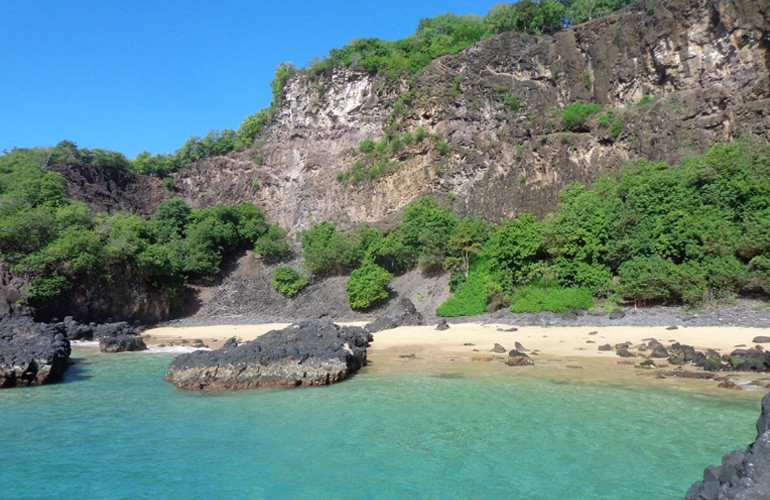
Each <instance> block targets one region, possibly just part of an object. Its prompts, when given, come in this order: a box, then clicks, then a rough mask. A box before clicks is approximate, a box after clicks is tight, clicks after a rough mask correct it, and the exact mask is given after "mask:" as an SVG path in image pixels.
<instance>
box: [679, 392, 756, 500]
mask: <svg viewBox="0 0 770 500" xmlns="http://www.w3.org/2000/svg"><path fill="white" fill-rule="evenodd" d="M767 498H770V393H768V394H767V395H766V396H765V397H764V398H763V399H762V415H761V416H760V417H759V420H758V421H757V439H756V440H755V441H754V442H753V443H752V444H751V445H750V446H749V447H748V449H747V450H746V451H737V450H736V451H732V452H730V453H728V454H727V455H725V456H724V457H722V466H721V467H717V466H714V465H712V466H710V467H708V468H706V470H705V471H704V472H703V481H698V482H697V483H695V484H693V485H692V486H691V487H690V489H689V490H687V494H686V495H685V500H712V499H713V500H722V499H725V500H728V499H729V500H759V499H767Z"/></svg>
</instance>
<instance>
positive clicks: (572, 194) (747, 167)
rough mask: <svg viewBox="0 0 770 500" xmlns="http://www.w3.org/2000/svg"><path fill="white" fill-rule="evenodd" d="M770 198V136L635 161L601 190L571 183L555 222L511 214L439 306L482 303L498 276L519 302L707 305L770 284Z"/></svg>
mask: <svg viewBox="0 0 770 500" xmlns="http://www.w3.org/2000/svg"><path fill="white" fill-rule="evenodd" d="M769 207H770V148H769V147H768V146H766V145H758V144H754V143H751V142H748V141H740V142H736V143H732V144H729V145H716V146H714V147H712V148H711V149H710V150H709V151H708V152H707V153H705V154H703V155H700V156H697V157H694V158H690V159H688V160H686V161H684V162H683V163H682V164H681V165H678V166H673V167H669V166H668V165H665V164H652V163H649V162H646V161H642V160H639V161H636V162H632V163H630V164H629V165H627V166H626V167H625V169H624V170H623V171H622V172H621V173H620V174H619V175H618V176H615V177H611V176H604V177H602V178H600V179H599V180H597V181H596V182H595V183H594V185H593V187H592V188H591V189H587V188H585V187H584V186H582V185H580V184H572V185H570V186H568V187H567V188H566V189H565V190H564V192H563V193H562V198H561V209H560V210H559V211H558V212H557V213H555V214H553V215H552V216H551V217H549V218H548V219H546V220H545V221H542V222H541V221H537V220H535V219H534V217H532V216H530V215H527V214H524V215H521V216H519V218H518V219H515V220H513V221H508V222H506V223H504V224H503V225H502V226H501V227H500V228H499V229H498V230H497V231H496V232H494V234H492V236H491V237H490V238H489V240H487V241H486V243H484V244H483V246H482V247H481V249H480V250H479V251H478V252H477V253H475V254H474V255H473V259H475V261H476V262H477V264H476V265H474V264H473V261H472V263H471V265H470V273H469V274H468V275H467V279H466V277H465V276H463V275H462V268H461V269H456V268H455V271H456V274H455V276H454V277H453V280H452V282H453V283H456V284H457V288H456V292H455V296H454V297H453V298H452V299H450V300H449V301H447V302H446V303H445V304H444V305H442V306H441V307H440V308H439V310H438V313H439V314H444V315H448V316H453V315H459V314H478V313H479V312H480V311H481V308H482V304H483V303H484V302H483V300H484V299H485V298H486V299H488V298H489V290H490V283H492V284H493V285H492V288H494V286H499V288H501V289H502V290H503V291H504V292H505V293H506V295H507V296H508V297H509V298H510V299H511V301H512V303H513V310H514V311H530V310H537V309H542V308H545V309H548V310H554V311H558V310H564V309H570V308H573V307H587V306H588V305H590V304H589V303H588V301H587V300H586V297H588V296H593V297H597V298H605V299H607V298H610V299H621V300H645V301H653V302H669V303H682V302H684V303H690V304H697V303H700V302H702V301H704V300H713V299H720V298H725V297H732V296H735V295H736V294H750V293H760V294H765V295H767V294H768V293H770V287H769V286H768V285H769V284H770V274H769V273H768V270H769V266H768V263H770V208H769ZM454 237H455V236H453V238H454ZM475 248H478V246H476V247H475ZM576 304H580V305H579V306H578V305H576Z"/></svg>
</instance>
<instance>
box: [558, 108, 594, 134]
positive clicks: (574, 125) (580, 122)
mask: <svg viewBox="0 0 770 500" xmlns="http://www.w3.org/2000/svg"><path fill="white" fill-rule="evenodd" d="M601 110H602V107H601V106H600V105H598V104H595V103H584V102H573V103H571V104H567V105H566V106H564V109H563V110H562V115H561V124H562V127H563V128H564V130H579V129H581V128H583V127H584V126H585V123H586V120H587V119H588V117H589V116H591V115H595V114H596V113H599V112H600V111H601Z"/></svg>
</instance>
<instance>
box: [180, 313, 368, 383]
mask: <svg viewBox="0 0 770 500" xmlns="http://www.w3.org/2000/svg"><path fill="white" fill-rule="evenodd" d="M371 340H372V337H371V334H370V333H369V332H367V331H366V330H364V329H363V328H359V327H343V326H339V325H336V324H334V323H332V322H331V321H328V320H323V319H321V320H309V321H303V322H299V323H295V324H293V325H291V326H289V327H287V328H285V329H283V330H272V331H270V332H268V333H266V334H264V335H262V336H261V337H259V338H257V339H256V340H252V341H250V342H244V343H242V344H239V343H238V341H237V340H236V339H235V338H231V339H229V340H228V341H227V342H226V343H225V345H224V346H222V348H221V349H217V350H215V351H196V352H192V353H189V354H183V355H181V356H179V357H177V358H176V359H175V360H174V361H172V363H171V366H170V367H169V370H168V374H167V375H166V380H168V381H169V382H171V383H172V384H174V385H175V386H177V387H180V388H183V389H193V390H230V389H251V388H256V387H294V386H299V385H328V384H333V383H335V382H340V381H342V380H344V379H345V378H347V376H348V375H349V374H351V373H353V372H355V371H357V370H358V369H359V368H361V367H363V366H365V365H366V347H367V346H368V343H369V341H371Z"/></svg>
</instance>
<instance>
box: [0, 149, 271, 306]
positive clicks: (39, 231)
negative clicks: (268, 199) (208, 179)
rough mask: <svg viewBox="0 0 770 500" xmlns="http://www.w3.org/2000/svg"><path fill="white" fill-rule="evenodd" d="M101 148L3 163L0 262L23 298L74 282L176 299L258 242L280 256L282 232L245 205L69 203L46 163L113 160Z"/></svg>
mask: <svg viewBox="0 0 770 500" xmlns="http://www.w3.org/2000/svg"><path fill="white" fill-rule="evenodd" d="M94 151H97V153H94ZM99 151H100V150H90V151H89V150H85V149H79V148H77V147H76V146H75V145H74V144H72V143H69V142H66V141H64V142H62V143H60V144H58V145H57V146H56V147H55V148H33V149H14V150H13V151H10V152H8V153H6V154H4V155H2V156H0V260H2V261H3V262H5V263H6V264H7V265H8V266H9V267H10V270H11V272H12V273H13V274H14V275H16V276H19V277H21V278H22V279H23V281H24V282H25V283H26V286H25V293H26V298H28V299H30V300H32V301H35V300H46V299H51V298H55V297H58V296H60V295H62V294H63V293H64V292H66V291H67V290H69V289H71V288H72V287H73V286H76V285H77V286H89V284H94V283H98V282H102V283H110V282H112V280H116V279H120V281H121V282H125V283H138V284H144V285H145V286H150V287H155V288H157V289H162V290H165V291H166V292H168V293H170V294H178V293H180V292H181V290H182V286H183V285H184V283H185V282H187V281H190V280H193V281H196V280H197V281H207V280H210V279H211V278H212V277H213V276H215V275H216V274H217V273H219V271H220V269H221V264H222V261H223V259H224V258H226V257H227V256H229V255H231V254H233V253H234V252H237V251H239V250H243V249H246V248H250V247H252V246H253V245H254V244H255V243H256V242H258V241H259V242H260V248H261V249H262V250H261V251H263V252H265V254H266V255H269V256H276V255H280V254H281V252H284V251H285V247H286V243H285V232H282V230H281V229H280V228H278V227H277V226H268V224H267V223H266V221H265V216H264V213H263V212H262V210H261V209H260V208H259V207H257V206H255V205H252V204H250V203H240V204H237V205H232V206H227V205H217V206H214V207H208V208H204V209H197V210H191V209H190V207H189V206H187V204H186V203H185V202H184V201H183V200H181V199H171V200H167V201H165V202H163V203H161V204H160V205H159V206H158V208H157V210H156V212H155V213H154V214H153V215H152V216H151V217H150V218H149V219H143V218H141V217H138V216H136V215H133V214H127V213H113V214H96V215H94V214H93V213H91V211H90V210H89V209H88V207H87V206H86V205H85V204H83V203H81V202H74V201H72V200H70V199H69V196H68V194H67V191H66V189H65V183H64V179H63V178H62V176H61V175H59V174H58V173H55V172H51V171H49V170H47V168H46V166H47V165H48V164H50V163H52V162H57V163H67V164H91V165H93V164H95V162H99V164H101V165H104V162H105V161H111V162H114V163H119V161H120V157H119V156H115V155H110V154H107V153H101V152H99ZM105 158H107V159H108V160H105ZM115 166H120V165H115ZM276 247H278V248H277V249H276Z"/></svg>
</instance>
